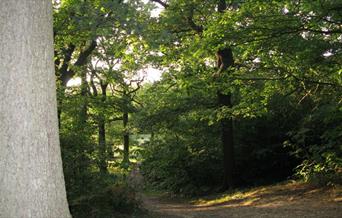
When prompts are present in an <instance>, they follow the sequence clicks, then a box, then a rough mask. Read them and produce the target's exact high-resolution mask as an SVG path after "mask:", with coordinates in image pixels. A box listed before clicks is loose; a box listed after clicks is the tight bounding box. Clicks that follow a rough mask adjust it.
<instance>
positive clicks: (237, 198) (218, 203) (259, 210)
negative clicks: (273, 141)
mask: <svg viewBox="0 0 342 218" xmlns="http://www.w3.org/2000/svg"><path fill="white" fill-rule="evenodd" d="M341 190H342V188H341V187H340V186H339V187H335V188H314V187H310V186H308V185H305V184H300V183H288V184H282V185H274V186H264V187H258V188H254V189H250V190H246V191H243V192H235V193H230V194H221V195H215V196H210V197H206V198H203V199H197V200H184V199H170V198H167V197H165V195H164V196H162V195H156V194H143V195H142V201H143V205H144V207H145V208H146V209H148V211H149V212H150V213H149V217H151V218H209V217H210V218H216V217H217V218H234V217H246V218H249V217H265V218H278V217H289V218H296V217H298V218H299V217H301V218H302V217H309V218H311V217H312V218H320V217H326V218H328V217H329V218H335V217H336V218H342V192H341Z"/></svg>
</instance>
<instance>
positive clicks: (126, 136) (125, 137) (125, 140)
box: [122, 112, 129, 163]
mask: <svg viewBox="0 0 342 218" xmlns="http://www.w3.org/2000/svg"><path fill="white" fill-rule="evenodd" d="M122 118H123V127H124V135H123V143H124V158H123V163H129V133H128V130H127V124H128V113H127V112H124V113H123V116H122Z"/></svg>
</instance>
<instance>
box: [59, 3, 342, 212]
mask: <svg viewBox="0 0 342 218" xmlns="http://www.w3.org/2000/svg"><path fill="white" fill-rule="evenodd" d="M341 9H342V4H341V3H340V2H339V1H324V0H316V1H309V0H305V1H298V0H279V1H255V0H244V1H238V0H237V1H235V0H234V1H224V0H207V1H199V0H165V1H162V0H160V1H159V0H158V1H157V0H152V1H140V0H127V1H121V0H91V1H83V0H62V1H55V3H54V34H55V35H54V37H55V68H56V75H57V84H58V94H59V96H58V103H59V105H58V106H59V121H60V136H61V145H62V153H63V162H64V173H65V177H66V185H67V191H68V198H69V202H70V204H71V208H72V212H73V214H74V216H75V217H83V216H84V214H83V213H88V212H89V211H86V210H85V208H86V209H87V210H91V211H92V213H94V214H93V216H94V217H106V215H105V214H110V213H111V212H112V211H117V212H118V211H119V212H120V213H121V212H125V208H126V209H127V211H130V212H132V211H134V210H130V208H132V207H138V204H137V202H136V201H135V200H134V199H135V195H134V191H133V190H132V189H131V188H129V187H128V186H127V185H126V179H125V178H126V176H127V174H128V173H129V170H130V169H131V168H132V164H131V162H135V161H137V162H139V165H140V163H141V171H142V173H143V175H144V177H145V179H146V180H147V181H148V182H150V183H151V184H152V185H153V187H156V188H162V189H167V190H170V191H173V192H177V193H183V194H198V193H206V192H211V191H212V190H219V189H227V188H234V187H239V186H251V185H257V184H264V183H272V182H276V181H281V180H284V179H288V178H294V177H293V176H298V177H299V178H302V179H304V180H306V181H312V182H316V183H319V184H333V183H340V182H341V169H342V159H341V157H342V147H341V146H342V134H341V133H342V125H341V123H342V105H341V103H342V102H341V101H342V100H341V98H342V77H341V74H342V69H341V66H342V55H341V53H342V49H341V42H342V41H341V40H342V30H341V22H342V14H341V11H342V10H341ZM156 11H159V12H160V14H159V15H156V14H154V13H156ZM151 13H152V14H151ZM151 68H157V69H159V70H160V71H163V74H162V79H161V80H160V81H156V82H154V83H146V82H144V81H143V80H144V78H143V76H142V72H143V71H144V70H145V71H146V70H149V69H151ZM75 81H79V83H78V84H76V85H75V84H74V85H72V82H74V83H75ZM227 135H228V136H227ZM140 136H148V137H147V138H148V140H144V143H140V147H139V146H138V147H137V145H138V144H139V143H135V142H133V141H134V140H132V139H133V138H135V139H139V137H140ZM133 157H135V158H133ZM120 193H121V194H120ZM94 202H103V204H101V205H96V204H95V203H94ZM100 207H101V210H99V209H98V208H100ZM89 213H90V212H89Z"/></svg>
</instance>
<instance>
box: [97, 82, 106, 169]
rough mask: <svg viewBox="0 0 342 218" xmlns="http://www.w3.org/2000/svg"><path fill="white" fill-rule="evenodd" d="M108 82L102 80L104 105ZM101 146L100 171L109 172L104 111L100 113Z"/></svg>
mask: <svg viewBox="0 0 342 218" xmlns="http://www.w3.org/2000/svg"><path fill="white" fill-rule="evenodd" d="M107 85H108V84H107V83H105V84H103V83H102V82H101V90H102V96H101V101H102V106H103V107H104V104H105V102H106V99H107V93H106V91H107ZM98 125H99V146H100V156H101V157H100V162H101V163H100V172H101V173H107V172H108V170H107V157H108V155H107V144H106V124H105V115H104V114H103V113H100V114H99V120H98Z"/></svg>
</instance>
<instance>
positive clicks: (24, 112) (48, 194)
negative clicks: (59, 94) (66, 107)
mask: <svg viewBox="0 0 342 218" xmlns="http://www.w3.org/2000/svg"><path fill="white" fill-rule="evenodd" d="M0 33H1V34H0V49H1V51H2V52H1V53H0V61H1V63H2V64H1V66H0V85H1V87H2V88H3V90H2V91H1V92H0V99H1V103H0V145H1V146H0V175H1V177H0V193H1V195H0V217H4V218H5V217H6V218H7V217H11V218H12V217H35V218H55V217H61V218H64V217H70V213H69V210H68V204H67V199H66V192H65V185H64V177H63V170H62V160H61V154H60V147H59V137H58V126H57V105H56V86H55V74H54V64H53V34H52V5H51V1H50V0H32V1H25V0H19V1H12V0H2V1H1V2H0Z"/></svg>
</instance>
